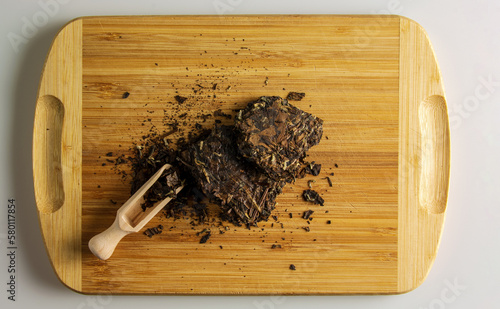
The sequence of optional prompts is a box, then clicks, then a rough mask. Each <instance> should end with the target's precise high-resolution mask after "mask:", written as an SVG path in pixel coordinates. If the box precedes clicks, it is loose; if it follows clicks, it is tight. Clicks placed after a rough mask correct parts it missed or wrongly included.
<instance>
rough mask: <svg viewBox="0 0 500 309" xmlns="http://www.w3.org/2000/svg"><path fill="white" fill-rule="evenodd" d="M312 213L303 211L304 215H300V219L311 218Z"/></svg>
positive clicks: (312, 211) (311, 211)
mask: <svg viewBox="0 0 500 309" xmlns="http://www.w3.org/2000/svg"><path fill="white" fill-rule="evenodd" d="M313 213H314V210H306V211H304V213H303V214H302V219H306V220H307V219H309V217H311V215H312V214H313Z"/></svg>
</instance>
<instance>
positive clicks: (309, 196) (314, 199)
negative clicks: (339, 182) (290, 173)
mask: <svg viewBox="0 0 500 309" xmlns="http://www.w3.org/2000/svg"><path fill="white" fill-rule="evenodd" d="M302 197H303V198H304V200H306V201H308V202H311V203H314V204H319V205H321V206H323V204H324V202H325V200H324V199H323V198H322V197H321V196H320V195H319V194H318V192H316V191H314V190H304V192H303V193H302Z"/></svg>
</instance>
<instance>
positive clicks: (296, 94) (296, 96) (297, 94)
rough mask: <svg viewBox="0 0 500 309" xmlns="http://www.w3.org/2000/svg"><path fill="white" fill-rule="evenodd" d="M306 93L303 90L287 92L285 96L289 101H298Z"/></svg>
mask: <svg viewBox="0 0 500 309" xmlns="http://www.w3.org/2000/svg"><path fill="white" fill-rule="evenodd" d="M305 96H306V94H305V93H304V92H289V93H288V95H287V96H286V99H287V100H289V101H300V100H302V99H303V98H304V97H305Z"/></svg>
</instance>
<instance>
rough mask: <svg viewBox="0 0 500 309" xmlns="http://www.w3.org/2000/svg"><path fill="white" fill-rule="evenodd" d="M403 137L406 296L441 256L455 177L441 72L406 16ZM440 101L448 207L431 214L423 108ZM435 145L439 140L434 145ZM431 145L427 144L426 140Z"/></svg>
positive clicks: (401, 276)
mask: <svg viewBox="0 0 500 309" xmlns="http://www.w3.org/2000/svg"><path fill="white" fill-rule="evenodd" d="M399 72H400V78H399V82H400V90H399V91H400V92H399V93H400V110H399V119H400V127H399V130H400V137H399V144H400V145H399V171H400V172H399V184H398V185H399V189H398V190H399V192H398V196H399V203H398V204H399V211H398V290H397V293H399V294H402V293H406V292H410V291H412V290H414V289H416V288H417V287H418V286H420V285H421V284H422V283H423V282H424V280H425V279H426V277H427V275H428V274H429V272H430V269H431V267H432V264H433V263H434V260H435V258H436V255H437V250H438V248H439V244H440V241H441V235H442V231H443V227H444V220H445V214H446V207H447V199H448V189H449V175H450V168H449V167H450V165H449V163H450V162H449V161H450V147H449V143H450V139H449V118H448V114H447V108H446V99H445V92H444V88H443V82H442V77H441V72H440V70H439V67H438V63H437V60H436V57H435V54H434V51H433V49H432V45H431V42H430V40H429V38H428V36H427V33H426V32H425V30H424V29H423V27H422V26H420V25H419V24H418V23H417V22H415V21H413V20H411V19H408V18H406V17H402V16H400V68H399ZM433 97H435V98H439V99H440V102H439V103H441V104H442V106H441V109H442V111H441V120H442V123H440V124H439V125H440V126H441V127H442V128H443V131H444V134H443V136H438V137H436V139H440V141H441V142H442V143H443V144H444V148H443V149H442V151H443V153H442V157H443V158H444V160H445V161H446V162H445V164H444V165H443V169H442V174H441V175H442V176H443V177H442V183H441V184H440V186H439V189H440V191H441V192H440V194H441V195H442V197H443V204H444V205H442V207H441V208H439V209H437V208H436V210H437V211H429V210H428V209H426V208H425V207H424V206H423V205H421V200H419V197H420V196H421V195H422V194H426V192H420V191H421V190H424V188H423V187H421V179H420V178H421V173H422V169H423V168H424V167H423V166H424V164H427V163H428V162H424V161H425V160H426V159H429V158H428V157H426V155H425V153H424V152H423V151H424V150H423V149H424V147H425V146H426V145H424V142H423V139H422V130H423V128H422V127H421V122H420V119H419V117H422V115H420V114H419V112H420V111H421V110H420V109H419V107H420V106H421V105H422V103H423V102H425V101H428V100H429V98H433ZM430 142H431V143H432V142H435V140H432V141H430ZM425 143H426V142H425Z"/></svg>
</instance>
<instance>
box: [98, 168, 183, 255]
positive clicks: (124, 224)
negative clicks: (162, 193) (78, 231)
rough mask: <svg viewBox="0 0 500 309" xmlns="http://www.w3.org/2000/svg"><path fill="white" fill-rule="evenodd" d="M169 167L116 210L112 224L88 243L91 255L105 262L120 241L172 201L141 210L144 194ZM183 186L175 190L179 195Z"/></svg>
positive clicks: (137, 229) (141, 226)
mask: <svg viewBox="0 0 500 309" xmlns="http://www.w3.org/2000/svg"><path fill="white" fill-rule="evenodd" d="M170 167H171V165H169V164H165V165H163V166H162V167H161V168H160V169H159V170H158V171H157V172H156V173H155V174H154V175H153V177H151V178H150V179H149V180H148V181H147V182H146V183H145V184H144V185H142V187H141V188H140V189H139V190H137V192H136V193H135V194H134V195H132V197H131V198H129V199H128V201H126V202H125V204H123V205H122V207H120V209H118V211H117V213H116V218H115V221H114V222H113V224H112V225H111V226H110V227H109V228H108V229H107V230H105V231H104V232H102V233H100V234H97V235H95V236H94V237H92V239H90V241H89V248H90V251H92V253H93V254H94V255H95V256H97V257H98V258H100V259H101V260H107V259H109V257H110V256H111V255H112V254H113V252H114V251H115V248H116V245H118V242H120V240H121V239H122V238H123V237H124V236H126V235H128V234H130V233H135V232H138V231H139V230H140V229H142V228H143V227H144V225H146V223H148V222H149V221H150V220H151V219H152V218H153V217H154V216H155V215H156V214H157V213H158V212H159V211H160V210H161V209H162V208H163V207H165V205H167V204H168V202H170V200H172V199H171V198H166V199H164V200H162V201H161V202H159V203H158V204H156V205H155V206H153V207H150V208H147V209H146V211H143V210H142V207H141V203H142V202H143V201H144V199H143V197H144V194H145V193H146V192H147V191H148V189H149V188H150V187H151V186H152V185H153V184H154V183H155V182H156V181H157V180H158V178H160V176H161V175H162V173H163V172H164V171H165V170H166V169H167V168H170ZM182 188H183V186H180V187H178V188H177V189H176V191H175V193H179V191H181V190H182Z"/></svg>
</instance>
